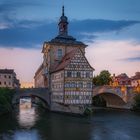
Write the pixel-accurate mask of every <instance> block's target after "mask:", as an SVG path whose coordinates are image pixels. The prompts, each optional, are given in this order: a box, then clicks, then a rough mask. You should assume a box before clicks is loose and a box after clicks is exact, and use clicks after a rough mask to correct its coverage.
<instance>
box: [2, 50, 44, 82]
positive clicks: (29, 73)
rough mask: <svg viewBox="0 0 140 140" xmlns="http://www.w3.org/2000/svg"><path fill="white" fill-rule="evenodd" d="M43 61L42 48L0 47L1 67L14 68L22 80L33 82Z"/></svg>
mask: <svg viewBox="0 0 140 140" xmlns="http://www.w3.org/2000/svg"><path fill="white" fill-rule="evenodd" d="M41 62H42V54H41V49H40V50H39V49H23V48H13V47H11V48H8V49H6V48H2V47H1V48H0V68H3V69H4V68H9V69H14V70H15V72H16V73H17V77H18V78H19V79H20V81H21V82H32V81H33V77H34V74H35V71H36V70H37V68H38V67H39V65H40V64H41Z"/></svg>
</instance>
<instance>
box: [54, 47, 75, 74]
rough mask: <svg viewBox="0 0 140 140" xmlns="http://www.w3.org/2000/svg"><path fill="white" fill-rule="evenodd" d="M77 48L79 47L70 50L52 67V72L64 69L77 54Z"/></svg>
mask: <svg viewBox="0 0 140 140" xmlns="http://www.w3.org/2000/svg"><path fill="white" fill-rule="evenodd" d="M77 50H78V49H77V48H76V49H74V50H72V51H70V52H69V53H67V54H65V56H64V57H63V58H62V60H61V62H60V63H59V64H58V63H56V64H54V65H53V66H52V67H51V72H56V71H59V70H62V69H64V68H65V67H66V66H67V65H68V64H69V63H70V60H71V59H72V57H73V56H74V55H75V53H76V52H77Z"/></svg>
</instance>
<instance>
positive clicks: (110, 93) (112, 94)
mask: <svg viewBox="0 0 140 140" xmlns="http://www.w3.org/2000/svg"><path fill="white" fill-rule="evenodd" d="M95 96H101V97H103V98H104V99H105V100H106V103H107V107H112V108H126V109H130V108H131V106H132V103H133V97H134V96H135V94H134V93H133V90H132V88H129V87H128V88H127V89H126V91H124V92H122V90H121V88H120V87H111V86H95V87H94V88H93V97H95Z"/></svg>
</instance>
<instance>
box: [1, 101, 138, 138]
mask: <svg viewBox="0 0 140 140" xmlns="http://www.w3.org/2000/svg"><path fill="white" fill-rule="evenodd" d="M139 122H140V114H137V113H133V112H128V111H126V112H125V111H110V110H109V111H107V110H105V111H99V112H94V114H93V116H91V117H89V118H81V117H80V118H79V117H72V116H65V115H60V114H55V113H48V112H46V111H45V110H41V109H37V108H35V107H32V105H31V102H30V101H29V100H28V101H25V100H24V101H21V104H20V107H19V111H18V112H16V113H14V114H12V113H11V114H7V115H4V116H0V140H140V133H139V132H140V125H139Z"/></svg>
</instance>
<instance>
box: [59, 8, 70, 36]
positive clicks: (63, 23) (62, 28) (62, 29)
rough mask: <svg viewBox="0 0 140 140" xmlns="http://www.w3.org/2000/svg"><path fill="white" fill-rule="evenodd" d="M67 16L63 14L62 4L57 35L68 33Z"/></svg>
mask: <svg viewBox="0 0 140 140" xmlns="http://www.w3.org/2000/svg"><path fill="white" fill-rule="evenodd" d="M68 24H69V23H68V18H67V17H66V16H65V11H64V6H63V7H62V16H61V17H60V20H59V23H58V26H59V35H63V36H66V35H68Z"/></svg>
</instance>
